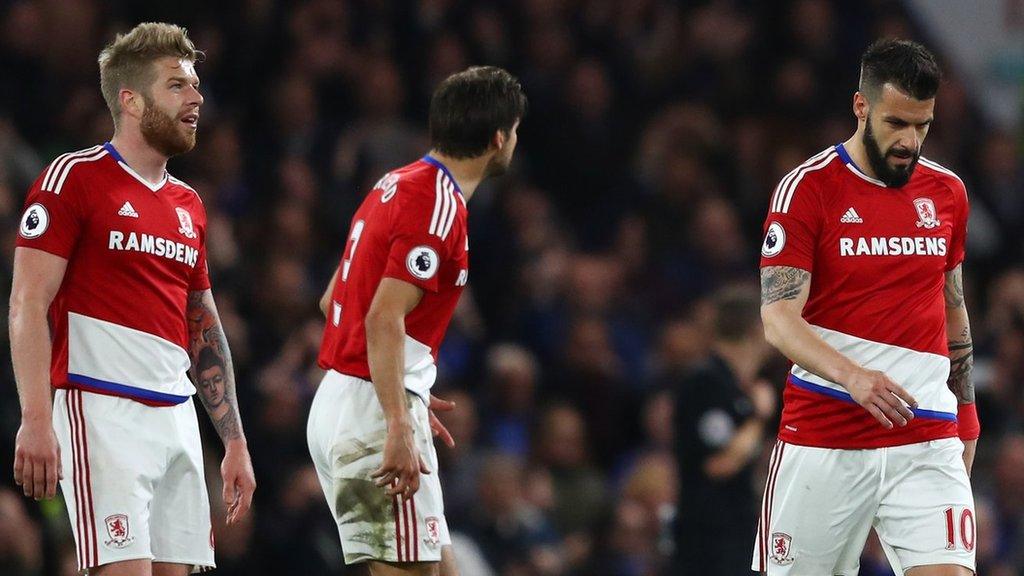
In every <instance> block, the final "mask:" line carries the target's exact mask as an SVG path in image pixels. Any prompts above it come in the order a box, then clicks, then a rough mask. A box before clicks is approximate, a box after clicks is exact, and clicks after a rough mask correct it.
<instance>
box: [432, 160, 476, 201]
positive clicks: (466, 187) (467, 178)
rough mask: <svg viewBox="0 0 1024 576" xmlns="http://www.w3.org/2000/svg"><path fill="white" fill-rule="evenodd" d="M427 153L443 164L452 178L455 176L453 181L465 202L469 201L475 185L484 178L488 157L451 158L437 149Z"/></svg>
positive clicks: (474, 190)
mask: <svg viewBox="0 0 1024 576" xmlns="http://www.w3.org/2000/svg"><path fill="white" fill-rule="evenodd" d="M429 154H430V157H431V158H433V159H434V160H437V161H438V162H440V163H441V164H444V167H445V168H447V169H448V172H450V173H451V175H452V178H455V183H456V184H458V185H459V190H461V191H462V197H463V198H465V199H466V202H469V199H470V198H472V197H473V193H474V192H476V188H477V186H479V185H480V182H482V181H483V179H484V172H485V171H486V170H487V162H488V160H489V158H468V159H467V158H452V157H451V156H446V155H444V154H442V153H441V152H438V151H437V150H431V151H430V153H429Z"/></svg>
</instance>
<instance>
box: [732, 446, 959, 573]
mask: <svg viewBox="0 0 1024 576" xmlns="http://www.w3.org/2000/svg"><path fill="white" fill-rule="evenodd" d="M963 450H964V446H963V443H962V442H961V441H960V440H959V439H958V438H945V439H942V440H932V441H930V442H921V443H917V444H908V445H905V446H893V447H889V448H875V449H870V450H837V449H829V448H814V447H810V446H797V445H795V444H788V443H785V442H782V441H781V440H780V441H777V442H776V445H775V450H774V451H773V452H772V457H771V463H770V465H769V469H768V479H767V484H766V486H765V494H764V499H763V501H762V509H761V520H760V522H759V523H758V532H757V537H756V538H755V542H754V557H753V563H752V565H751V569H752V570H754V571H755V572H763V573H766V574H768V576H823V575H825V574H829V575H835V576H853V575H856V574H857V572H858V571H859V569H860V555H861V552H862V551H863V549H864V544H865V542H866V541H867V537H868V532H869V531H870V530H871V528H874V529H875V531H876V532H877V533H878V538H879V540H881V541H882V544H883V546H885V547H886V548H887V553H888V554H891V555H892V556H893V557H894V559H895V560H896V561H898V564H899V566H902V568H903V570H908V569H910V568H913V567H915V566H928V565H935V564H956V565H960V566H965V567H967V568H969V569H971V570H974V569H975V567H974V566H975V545H976V543H977V542H976V529H975V521H974V496H973V494H972V493H971V484H970V480H969V478H968V477H967V469H966V467H965V466H964V462H963Z"/></svg>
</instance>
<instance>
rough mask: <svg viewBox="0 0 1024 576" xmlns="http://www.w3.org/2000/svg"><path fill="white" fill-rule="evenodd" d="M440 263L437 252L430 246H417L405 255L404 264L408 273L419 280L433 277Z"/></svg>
mask: <svg viewBox="0 0 1024 576" xmlns="http://www.w3.org/2000/svg"><path fill="white" fill-rule="evenodd" d="M440 263H441V262H440V259H439V258H438V257H437V252H436V251H434V249H433V248H431V247H430V246H417V247H415V248H413V249H412V250H410V251H409V255H408V256H406V257H405V266H406V268H408V269H409V274H412V275H413V276H415V277H416V278H419V279H420V280H430V279H431V278H433V277H434V274H437V268H438V266H439V265H440Z"/></svg>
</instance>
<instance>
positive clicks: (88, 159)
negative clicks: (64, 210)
mask: <svg viewBox="0 0 1024 576" xmlns="http://www.w3.org/2000/svg"><path fill="white" fill-rule="evenodd" d="M106 155H107V151H106V150H105V149H103V148H101V149H100V150H99V152H96V153H95V154H93V155H92V156H82V157H79V158H75V159H74V160H71V161H70V162H68V163H67V164H66V165H65V166H64V168H63V169H62V170H61V173H60V178H59V179H57V184H56V185H55V186H54V187H53V190H51V192H53V193H54V194H60V191H61V189H62V188H63V187H64V181H65V180H67V178H68V174H70V173H71V169H72V168H74V166H75V164H79V163H81V162H92V161H94V160H99V159H100V158H102V157H104V156H106Z"/></svg>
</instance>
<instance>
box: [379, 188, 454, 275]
mask: <svg viewBox="0 0 1024 576" xmlns="http://www.w3.org/2000/svg"><path fill="white" fill-rule="evenodd" d="M404 185H405V183H400V184H399V190H398V193H397V194H395V196H394V199H393V202H394V203H395V205H394V206H392V208H391V214H390V217H391V237H390V243H391V246H390V248H389V251H388V263H387V267H386V268H385V269H384V276H385V277H388V278H396V279H398V280H403V281H405V282H408V283H410V284H412V285H414V286H418V287H419V288H422V289H423V290H426V291H428V292H437V290H438V271H439V270H440V268H441V262H442V261H443V260H444V259H445V258H447V257H448V249H447V246H446V244H445V241H444V240H443V239H442V236H443V235H444V228H445V226H444V222H445V218H446V215H448V214H451V212H450V211H454V210H457V209H458V206H456V205H455V203H456V202H458V200H457V199H456V198H455V196H454V194H453V195H446V194H441V193H438V194H433V193H430V194H427V193H425V192H423V191H421V190H415V189H411V190H409V191H407V192H404V193H403V191H402V187H403V186H404ZM451 216H452V217H454V214H451Z"/></svg>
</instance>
